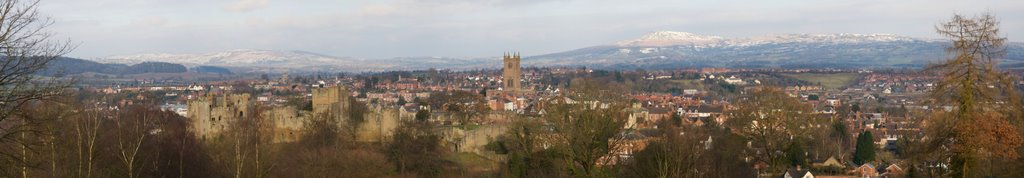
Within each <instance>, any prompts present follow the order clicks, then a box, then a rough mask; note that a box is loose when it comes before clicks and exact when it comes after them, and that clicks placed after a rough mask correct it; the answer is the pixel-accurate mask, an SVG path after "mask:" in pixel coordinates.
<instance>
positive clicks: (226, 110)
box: [186, 86, 411, 142]
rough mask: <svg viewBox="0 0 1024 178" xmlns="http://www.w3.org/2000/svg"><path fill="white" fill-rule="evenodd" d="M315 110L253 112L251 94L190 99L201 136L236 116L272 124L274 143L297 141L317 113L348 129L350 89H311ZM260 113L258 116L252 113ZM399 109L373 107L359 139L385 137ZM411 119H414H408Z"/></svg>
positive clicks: (397, 119)
mask: <svg viewBox="0 0 1024 178" xmlns="http://www.w3.org/2000/svg"><path fill="white" fill-rule="evenodd" d="M312 96H313V97H312V104H313V111H312V112H310V111H304V110H298V109H296V107H295V106H273V107H269V108H261V109H263V110H261V111H259V112H253V109H256V108H255V107H256V104H255V102H254V101H253V100H252V96H250V95H249V94H223V95H207V96H201V97H198V98H196V99H192V100H189V101H188V113H187V114H186V115H187V117H188V119H189V120H191V124H192V126H191V129H192V131H193V132H195V133H196V135H197V136H199V137H200V138H202V139H210V138H215V137H216V136H218V135H219V134H220V133H222V132H223V131H224V130H225V129H227V128H228V127H229V124H231V121H233V120H235V119H248V118H262V119H267V120H268V121H271V122H270V123H273V129H272V131H273V132H274V133H272V135H273V137H274V138H273V140H274V142H291V141H296V140H298V139H299V137H300V136H301V134H302V133H301V132H302V126H303V123H304V122H305V121H306V120H307V119H309V118H310V117H312V116H313V115H314V114H328V115H329V116H332V117H336V119H339V121H340V124H342V125H341V126H342V128H345V124H347V123H345V122H346V121H347V117H348V115H347V112H348V109H347V108H348V106H349V97H351V96H350V95H349V92H348V90H347V89H345V88H344V87H340V86H331V87H323V88H314V89H312ZM254 113H259V116H252V115H250V114H254ZM401 115H402V114H400V111H399V109H398V108H392V107H386V106H371V107H370V110H369V112H368V113H367V114H366V117H365V118H366V121H364V122H363V123H362V124H361V125H360V127H359V129H358V133H356V140H357V141H360V142H380V141H383V140H386V139H387V138H388V137H389V136H390V135H391V133H392V132H393V131H394V129H395V128H397V127H398V124H400V123H401V120H402V119H401V118H403V117H401ZM409 119H411V118H409Z"/></svg>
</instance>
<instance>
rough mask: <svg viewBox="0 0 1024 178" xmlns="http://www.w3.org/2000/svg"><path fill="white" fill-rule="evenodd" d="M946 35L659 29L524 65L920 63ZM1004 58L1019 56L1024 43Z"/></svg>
mask: <svg viewBox="0 0 1024 178" xmlns="http://www.w3.org/2000/svg"><path fill="white" fill-rule="evenodd" d="M948 43H949V42H948V41H944V40H935V39H920V38H912V37H904V36H897V35H891V34H846V33H842V34H784V35H766V36H758V37H750V38H723V37H717V36H703V35H696V34H692V33H686V32H672V31H659V32H654V33H650V34H647V35H644V36H643V37H641V38H639V39H634V40H626V41H622V42H619V43H618V44H614V45H601V46H593V47H587V48H582V49H577V50H572V51H566V52H559V53H553V54H546V55H539V56H531V57H528V58H527V59H524V61H523V63H524V64H526V65H537V66H574V65H586V66H590V67H596V68H626V69H632V68H654V69H657V68H676V67H784V68H799V67H836V68H854V67H921V66H923V65H926V64H928V63H930V62H933V61H937V60H939V59H943V58H944V56H945V52H944V51H945V47H946V46H947V45H948ZM1007 51H1008V55H1007V57H1006V60H1005V61H1004V63H1006V64H1015V63H1021V62H1024V44H1021V43H1010V44H1008V45H1007Z"/></svg>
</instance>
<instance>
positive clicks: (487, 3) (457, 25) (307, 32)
mask: <svg viewBox="0 0 1024 178" xmlns="http://www.w3.org/2000/svg"><path fill="white" fill-rule="evenodd" d="M39 11H40V13H41V14H43V15H45V16H49V17H50V18H51V19H52V20H53V22H54V23H53V25H52V26H50V27H49V30H50V31H51V32H54V33H55V34H57V36H56V37H57V38H61V39H64V38H66V39H68V40H70V41H72V42H75V43H76V44H78V47H77V48H76V49H75V50H74V51H73V52H71V53H70V54H69V55H68V56H71V57H80V58H102V57H108V56H114V55H126V54H139V53H208V52H217V51H224V50H232V49H265V50H301V51H309V52H315V53H320V54H327V55H332V56H339V57H355V58H391V57H414V56H415V57H425V56H436V57H488V56H498V55H501V54H502V53H503V52H505V51H520V52H521V53H522V54H523V55H524V56H530V55H541V54H546V53H553V52H561V51H567V50H573V49H578V48H583V47H588V46H595V45H602V44H614V43H616V42H618V41H623V40H628V39H634V38H638V37H640V36H642V35H644V34H646V33H650V32H654V31H662V30H669V31H683V32H690V33H696V34H701V35H715V36H722V37H752V36H759V35H767V34H791V33H890V34H897V35H904V36H911V37H922V38H938V37H939V36H938V35H936V33H935V29H934V26H935V25H936V24H938V23H940V22H942V21H945V20H947V19H949V18H950V17H952V15H953V14H956V13H959V14H964V15H974V14H978V13H982V12H986V11H987V12H991V13H992V14H994V15H996V16H997V17H998V18H999V19H1000V20H1001V21H1002V24H1001V28H1002V29H1001V30H1002V32H1003V33H1004V34H1005V35H1006V36H1007V37H1008V38H1009V39H1010V41H1024V1H1020V0H785V1H783V0H709V1H698V0H376V1H368V0H333V1H332V0H40V4H39Z"/></svg>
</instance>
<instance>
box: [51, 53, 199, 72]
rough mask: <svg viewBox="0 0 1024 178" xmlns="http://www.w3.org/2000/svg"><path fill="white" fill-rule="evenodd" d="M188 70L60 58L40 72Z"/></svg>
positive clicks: (164, 65) (161, 64)
mask: <svg viewBox="0 0 1024 178" xmlns="http://www.w3.org/2000/svg"><path fill="white" fill-rule="evenodd" d="M186 71H187V69H186V68H185V66H182V65H181V64H174V63H167V62H142V63H138V64H132V65H126V64H102V63H98V62H94V61H88V60H82V59H75V58H67V57H60V58H57V59H55V60H53V61H50V63H48V64H47V67H46V68H44V69H43V70H42V71H40V72H39V74H41V75H47V76H54V75H67V74H81V73H100V74H111V75H121V74H142V73H182V72H186Z"/></svg>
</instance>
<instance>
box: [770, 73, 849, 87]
mask: <svg viewBox="0 0 1024 178" xmlns="http://www.w3.org/2000/svg"><path fill="white" fill-rule="evenodd" d="M782 75H784V76H786V77H791V78H794V79H797V80H803V81H807V82H811V83H815V84H816V83H821V85H822V87H825V88H826V89H838V88H841V87H845V86H849V85H850V84H853V81H854V80H856V79H857V77H859V76H860V74H858V73H834V74H821V73H799V74H782Z"/></svg>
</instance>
